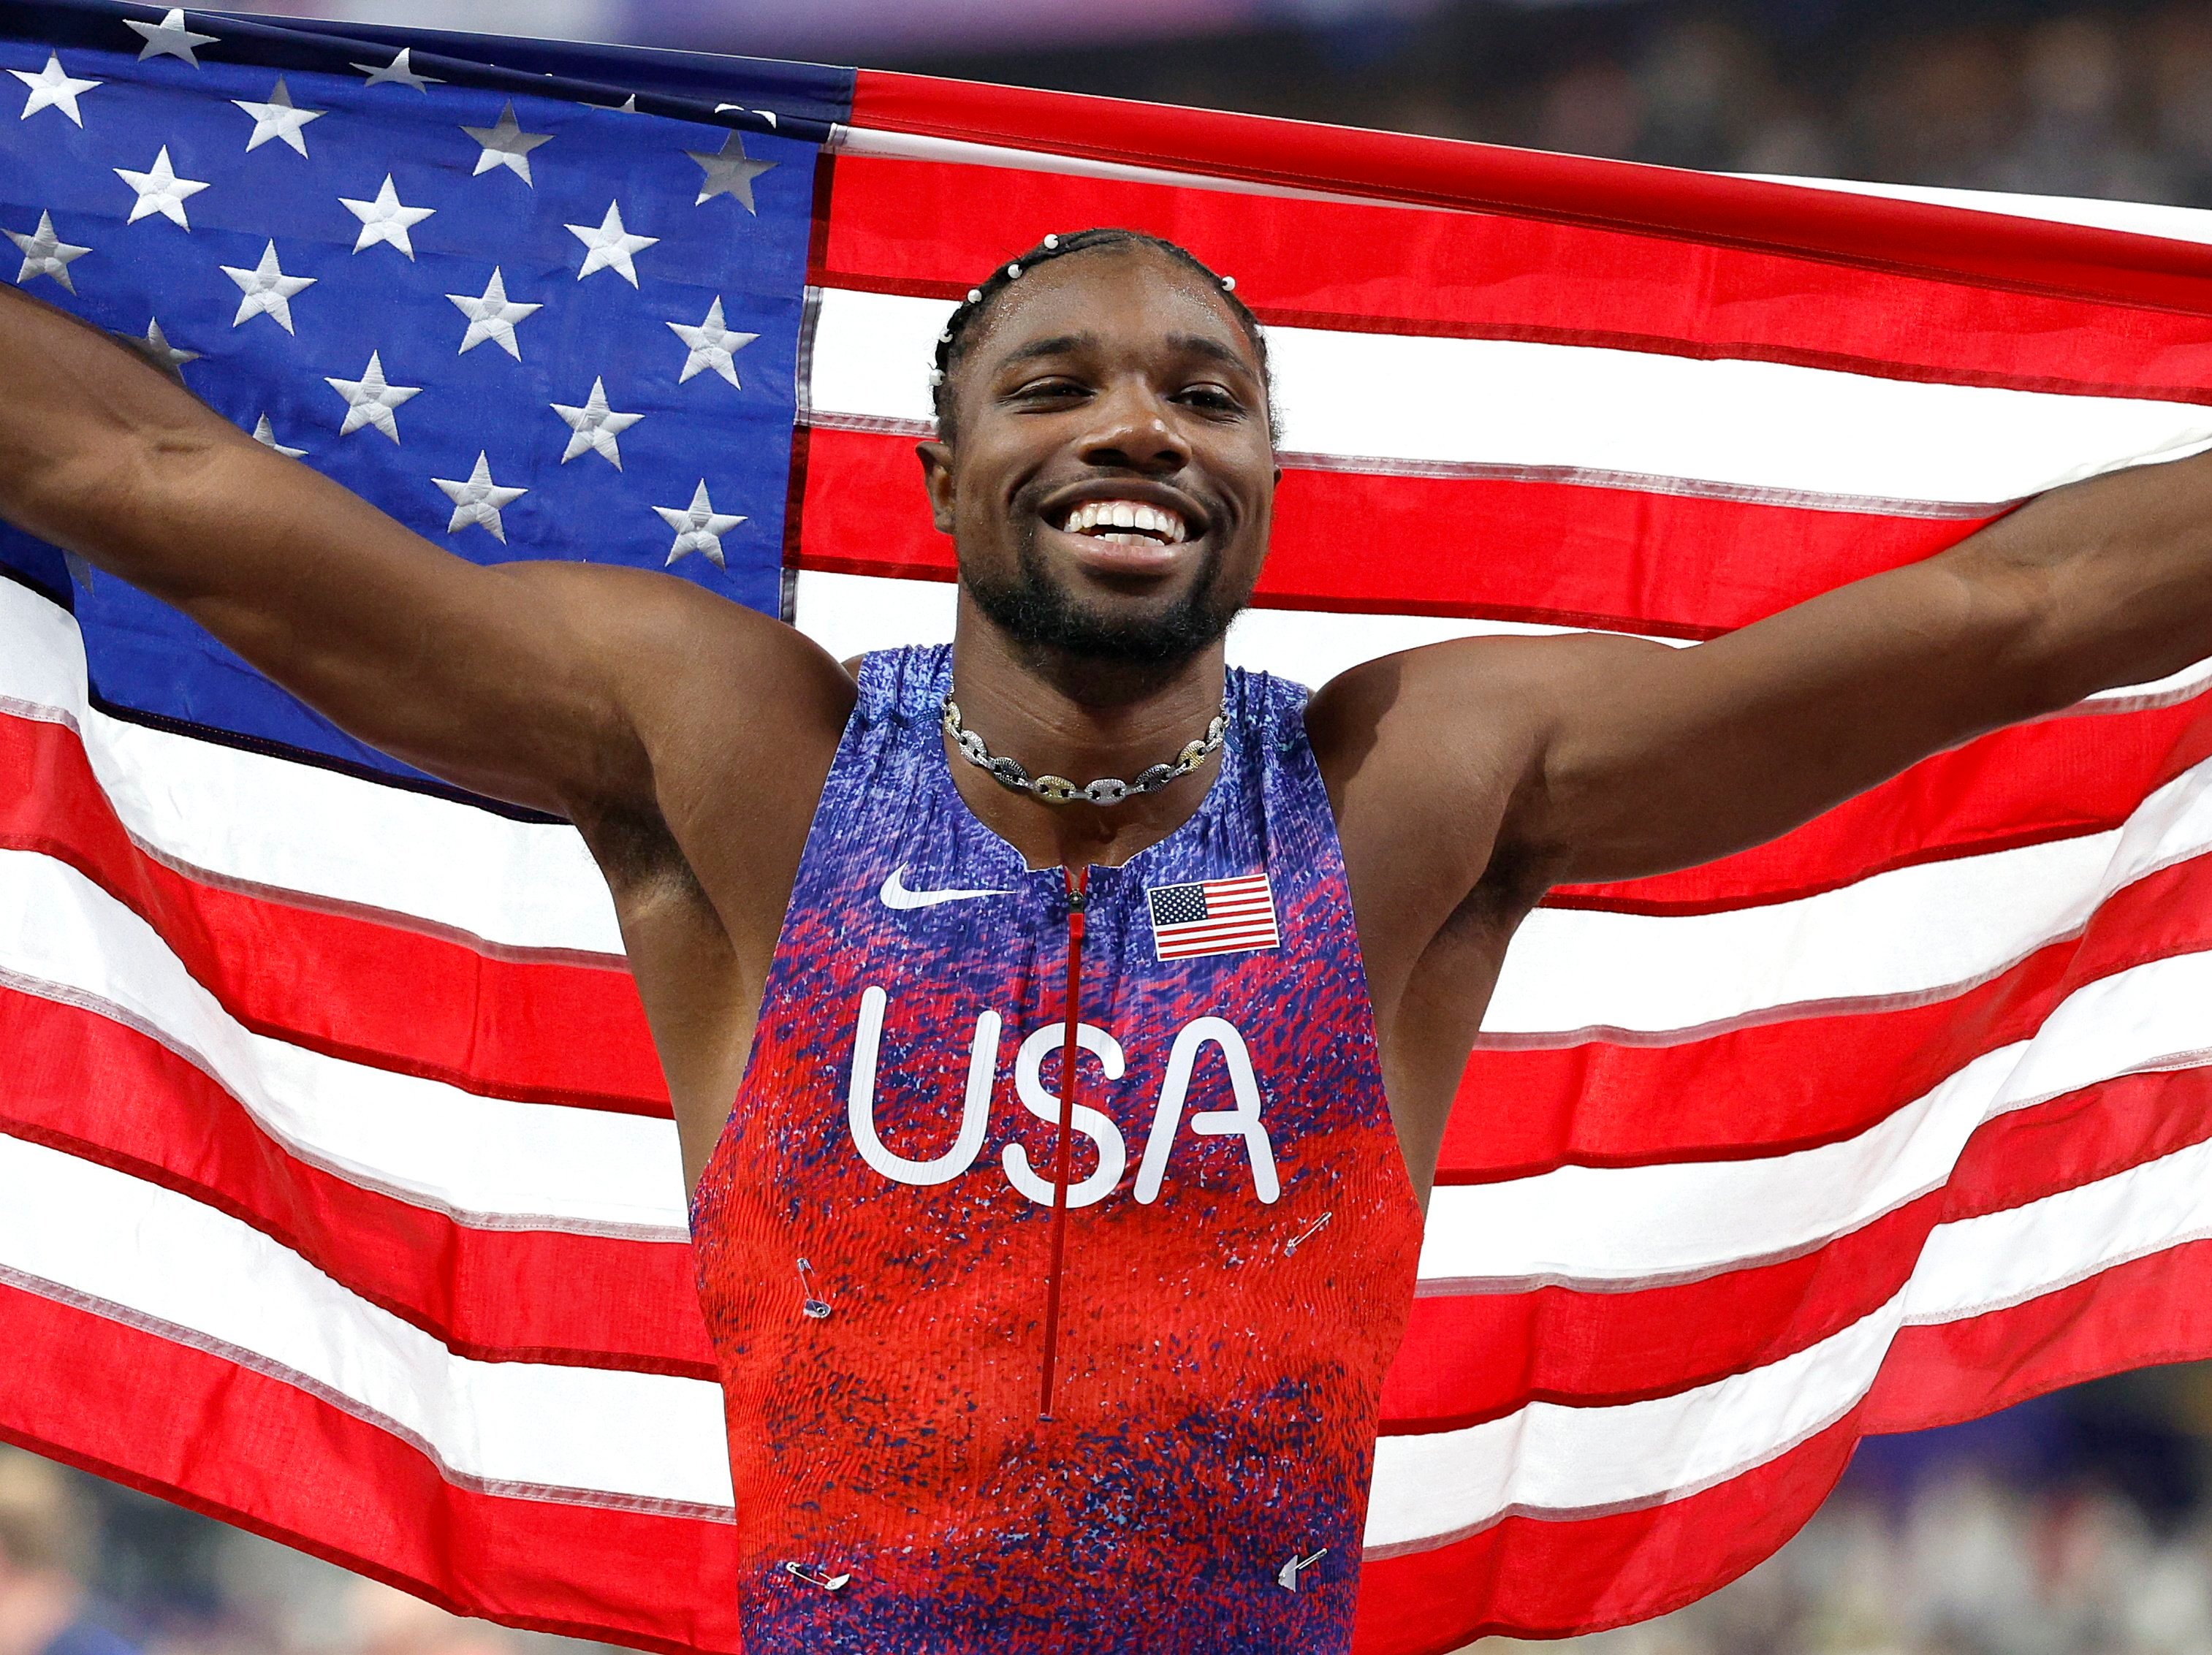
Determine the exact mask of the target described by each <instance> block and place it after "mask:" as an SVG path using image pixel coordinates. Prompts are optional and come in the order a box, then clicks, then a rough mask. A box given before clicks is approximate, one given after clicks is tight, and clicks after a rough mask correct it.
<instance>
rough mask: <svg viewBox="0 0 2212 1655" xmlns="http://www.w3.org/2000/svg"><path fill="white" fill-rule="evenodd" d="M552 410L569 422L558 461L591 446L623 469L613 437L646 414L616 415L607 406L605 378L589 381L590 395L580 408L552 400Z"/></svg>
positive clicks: (563, 461)
mask: <svg viewBox="0 0 2212 1655" xmlns="http://www.w3.org/2000/svg"><path fill="white" fill-rule="evenodd" d="M551 406H552V409H553V411H554V412H555V413H556V414H558V415H560V416H561V417H562V419H563V420H565V421H568V432H569V436H568V450H567V452H564V453H563V454H562V456H561V464H563V465H566V464H568V462H569V461H570V460H573V459H574V458H576V456H577V455H579V454H580V453H582V452H584V451H585V450H586V449H587V448H588V449H591V450H592V451H594V452H597V453H599V454H600V455H603V456H604V457H605V458H607V459H609V460H611V461H612V462H613V463H614V468H615V470H617V471H619V470H622V450H621V448H619V447H618V446H617V445H616V443H615V439H616V438H617V437H619V436H620V435H622V433H623V432H625V431H627V430H629V428H630V427H632V426H634V425H635V424H636V423H637V422H638V421H640V420H641V419H643V418H644V417H645V415H642V414H617V413H616V412H615V411H614V410H613V409H611V408H609V407H608V406H607V382H606V381H605V379H594V380H592V394H591V395H590V396H589V397H586V399H585V402H584V405H583V406H582V407H581V408H570V407H569V406H568V404H567V403H553V404H552V405H551Z"/></svg>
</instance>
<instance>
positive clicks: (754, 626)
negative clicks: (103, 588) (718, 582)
mask: <svg viewBox="0 0 2212 1655" xmlns="http://www.w3.org/2000/svg"><path fill="white" fill-rule="evenodd" d="M0 385H4V386H6V387H7V392H8V394H7V395H6V396H5V397H0V518H7V519H8V520H9V521H10V522H12V523H15V524H17V525H19V526H21V528H24V529H26V530H29V531H30V532H31V533H33V534H35V535H38V536H40V537H42V538H44V539H46V540H48V541H51V542H52V543H54V544H56V545H58V546H61V547H63V548H64V549H67V550H70V551H72V552H75V553H76V554H77V555H80V556H82V557H83V558H84V559H85V560H86V561H88V562H90V563H92V564H94V565H95V566H96V567H100V568H102V569H106V570H107V571H109V572H111V573H114V574H116V575H118V576H120V577H121V578H122V579H125V580H127V581H129V582H130V583H131V585H135V586H137V587H140V588H141V589H143V591H148V592H149V593H151V594H152V595H153V596H155V597H159V598H161V599H163V600H164V601H165V602H167V603H172V604H173V605H175V606H176V607H177V608H179V609H182V610H183V611H185V613H186V614H187V615H191V617H192V618H193V619H194V620H196V621H199V622H200V623H201V624H202V625H203V626H204V627H207V628H208V630H209V631H210V632H211V633H213V634H215V635H216V637H217V638H219V639H221V640H222V641H223V642H224V643H226V644H228V645H229V646H231V647H232V648H234V649H235V650H236V651H237V652H239V653H240V655H242V656H243V657H245V658H246V659H247V660H248V661H250V662H252V664H254V665H255V666H256V667H258V668H259V669H260V670H262V671H263V672H265V673H266V674H268V675H269V676H270V677H271V678H272V679H274V680H276V682H278V683H280V684H283V686H284V687H285V688H288V689H290V690H291V691H293V692H294V693H295V694H297V695H299V696H300V697H301V700H305V701H307V703H308V704H309V705H311V706H314V707H315V708H317V709H318V710H319V711H320V712H323V713H325V715H327V716H328V717H329V718H331V719H332V720H334V721H335V722H336V723H337V724H340V725H341V726H343V728H345V729H346V730H348V731H351V732H352V733H353V734H355V735H356V736H358V737H361V738H362V740H364V741H366V742H368V743H370V744H371V745H373V746H375V747H378V748H380V749H383V750H384V751H386V752H388V753H391V754H392V755H396V756H398V757H399V758H402V759H404V760H406V761H410V762H411V763H414V764H416V765H418V766H420V767H422V768H423V769H426V770H428V771H431V772H433V773H436V774H439V775H441V776H444V777H446V778H447V779H451V780H453V781H454V782H456V783H459V785H464V786H466V787H470V788H472V789H475V790H477V791H480V792H484V793H488V794H491V795H494V796H495V797H502V798H507V799H510V800H513V801H515V802H517V803H525V804H531V805H535V806H538V807H539V808H542V809H548V810H553V811H557V812H563V813H566V814H570V815H577V814H579V813H580V809H601V808H615V809H622V808H624V807H626V806H628V805H630V804H640V805H642V804H646V803H649V802H650V799H651V791H652V784H653V775H652V762H651V756H650V748H651V743H650V740H649V736H650V731H642V730H641V722H643V723H647V724H649V723H650V722H651V720H652V719H653V717H654V716H655V713H656V711H657V710H658V709H657V707H656V701H657V700H658V699H659V698H661V697H663V696H665V694H666V693H667V688H668V685H669V681H671V680H672V679H674V678H677V677H678V676H682V675H681V674H680V673H679V672H678V671H677V670H675V669H676V668H677V667H678V663H677V662H674V661H671V660H668V659H666V658H665V657H667V656H668V655H670V654H672V653H688V654H690V655H692V656H694V657H696V655H698V654H699V653H700V646H701V645H702V643H704V642H705V641H706V640H707V639H709V638H720V639H722V640H728V639H729V638H730V636H731V634H732V629H736V630H737V632H738V634H740V636H739V637H738V647H736V648H735V649H733V650H732V651H730V653H732V654H733V655H734V656H735V657H737V659H736V660H735V661H734V663H732V662H717V663H715V664H714V666H715V668H716V669H717V670H718V672H719V673H720V675H721V676H723V677H724V682H725V687H726V689H727V690H728V691H729V692H730V693H733V694H742V693H743V691H744V685H743V684H742V683H731V682H728V678H727V675H728V672H729V671H730V670H732V668H734V669H735V670H738V671H742V670H744V668H745V666H746V665H747V664H748V661H749V659H750V658H752V657H756V656H757V657H759V658H760V659H759V661H758V667H759V672H760V676H761V677H762V678H763V684H762V686H761V688H763V689H764V688H766V687H767V684H766V680H768V679H769V678H770V677H774V676H777V674H778V673H780V672H787V668H788V664H787V663H784V662H783V661H782V660H781V657H782V655H783V654H785V653H787V652H789V651H790V650H791V649H793V648H797V647H799V646H803V640H799V639H798V638H797V636H796V635H795V634H789V631H788V628H786V627H781V626H778V625H776V624H775V622H773V621H768V620H766V619H765V618H763V617H758V616H753V615H750V614H749V613H747V612H744V611H742V610H740V609H738V606H736V605H733V604H728V603H721V602H720V600H717V599H715V598H714V597H711V596H709V595H708V594H705V593H702V592H700V591H697V590H696V589H695V588H693V587H692V586H690V585H689V583H686V582H681V581H673V580H667V579H660V578H659V577H655V576H653V575H648V574H643V573H635V572H631V571H625V570H613V569H594V568H588V567H580V566H574V565H556V564H518V565H510V566H507V567H502V568H490V569H488V568H483V567H478V566H477V565H475V564H472V563H470V562H468V561H466V560H465V559H462V558H459V557H455V556H453V555H449V554H447V553H446V552H444V551H442V550H441V549H438V548H437V547H435V546H433V545H432V544H430V543H428V542H427V541H425V540H423V539H422V538H421V537H419V536H416V534H414V533H412V532H411V531H410V530H407V529H405V528H404V527H403V526H402V525H401V524H398V523H396V522H394V521H393V520H392V518H388V517H386V515H385V514H384V513H383V512H380V511H378V510H376V509H375V508H374V506H370V505H368V503H367V502H366V501H364V500H361V499H360V498H358V497H357V496H356V495H354V494H350V493H349V492H348V491H347V490H346V489H344V488H341V487H339V486H338V485H337V484H336V483H334V482H330V481H329V480H328V479H326V478H325V477H322V476H319V475H318V474H317V473H315V472H314V471H313V470H309V469H308V468H307V467H306V466H304V465H301V464H296V463H295V462H293V461H291V460H289V459H286V458H283V456H281V455H278V454H276V453H275V452H272V451H271V450H270V449H268V448H266V447H264V446H262V445H261V444H259V443H257V442H255V441H254V440H252V438H250V437H248V436H246V434H244V433H241V432H240V431H238V430H237V429H235V428H234V427H232V426H231V425H230V424H229V423H228V421H224V420H223V419H222V418H221V417H220V416H219V415H216V414H215V413H214V412H212V411H211V410H210V409H207V408H206V407H204V405H202V404H201V403H199V402H197V400H196V399H195V398H193V397H191V395H189V394H188V393H187V392H185V391H183V390H182V389H180V388H179V387H178V386H177V385H174V384H173V383H172V382H171V381H170V380H169V379H167V378H166V377H165V376H163V375H162V374H161V373H159V372H157V371H156V370H155V369H154V368H153V367H151V366H149V364H147V363H145V362H143V361H140V360H139V359H137V357H136V356H134V355H132V354H131V352H129V351H128V350H126V349H124V348H122V347H120V346H118V345H116V344H114V343H112V342H111V341H109V340H108V339H106V337H104V336H101V335H100V334H99V333H97V332H95V331H94V330H91V329H89V328H87V327H85V326H83V325H82V324H79V323H77V322H76V321H74V320H72V319H71V318H69V317H67V316H64V315H63V314H62V313H61V312H58V311H55V310H52V309H51V308H49V307H48V306H44V305H41V304H40V303H38V302H36V301H35V300H30V299H27V298H25V297H24V296H22V295H21V294H18V293H16V292H15V291H14V290H13V289H11V288H0ZM695 611H696V614H695ZM690 621H698V622H699V623H700V624H699V626H698V627H692V626H690V625H689V624H687V623H688V622H690ZM754 631H757V633H758V634H759V636H758V637H757V638H754V637H753V636H752V633H753V632H754ZM775 634H784V636H781V637H779V636H775ZM677 637H684V638H685V639H687V640H688V643H689V646H690V647H689V648H688V649H687V650H685V651H681V652H678V651H671V650H669V649H667V648H665V645H666V643H667V642H668V641H669V640H671V639H674V638H677ZM656 640H658V642H656ZM747 645H750V646H751V647H750V648H748V647H745V646H747ZM815 653H816V654H818V653H819V652H818V651H817V652H815ZM656 656H659V657H662V658H661V659H655V657H656ZM823 659H824V660H825V661H826V658H823ZM690 664H693V665H696V664H698V663H697V662H696V660H694V661H692V662H690ZM832 670H834V666H833V668H832ZM796 676H798V677H799V678H800V679H801V680H802V681H803V679H804V677H805V675H804V674H799V675H796Z"/></svg>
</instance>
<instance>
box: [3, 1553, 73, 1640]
mask: <svg viewBox="0 0 2212 1655" xmlns="http://www.w3.org/2000/svg"><path fill="white" fill-rule="evenodd" d="M83 1607H84V1594H83V1592H82V1591H81V1590H80V1589H79V1588H78V1586H77V1585H76V1582H75V1581H74V1580H71V1579H69V1578H68V1577H67V1576H65V1575H62V1574H59V1573H55V1572H53V1571H52V1570H48V1569H14V1568H10V1567H9V1566H8V1564H7V1563H6V1561H4V1560H0V1655H39V1652H40V1651H41V1650H43V1649H45V1648H46V1646H47V1645H48V1644H51V1643H52V1642H53V1640H55V1638H56V1637H58V1635H59V1634H61V1632H62V1631H63V1629H64V1628H66V1627H67V1626H68V1625H69V1624H70V1622H73V1621H75V1620H76V1617H77V1615H78V1613H79V1611H80V1610H82V1609H83Z"/></svg>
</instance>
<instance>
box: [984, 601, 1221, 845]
mask: <svg viewBox="0 0 2212 1655" xmlns="http://www.w3.org/2000/svg"><path fill="white" fill-rule="evenodd" d="M1224 675H1225V651H1224V648H1223V646H1222V645H1221V644H1220V643H1218V642H1217V643H1215V644H1213V645H1212V646H1209V647H1208V648H1206V649H1204V650H1201V651H1200V652H1198V653H1197V654H1195V655H1194V656H1192V657H1190V658H1188V659H1187V660H1184V661H1179V662H1176V663H1173V664H1170V665H1166V666H1161V665H1156V664H1145V665H1143V666H1142V667H1137V668H1133V667H1125V666H1121V665H1119V664H1097V663H1089V662H1085V661H1081V660H1075V659H1070V658H1065V657H1061V656H1057V655H1045V656H1042V657H1041V656H1038V655H1036V653H1035V652H1031V651H1030V650H1027V649H1024V648H1023V647H1021V646H1017V645H1016V644H1015V643H1014V642H1013V641H1012V640H1010V639H1009V638H1007V637H1006V634H1004V633H1002V632H1000V630H999V629H998V628H997V627H994V625H992V624H991V622H990V621H987V620H986V619H985V618H984V616H983V615H982V614H981V611H979V610H977V609H975V606H974V605H973V604H971V603H969V601H968V597H967V595H966V594H965V593H964V592H963V594H962V595H961V599H960V611H959V621H958V623H957V627H956V629H955V631H954V633H953V638H952V682H953V686H954V690H953V694H954V699H955V700H957V701H958V702H959V703H960V715H961V718H962V719H963V721H964V722H965V723H966V724H967V726H968V728H969V729H970V730H972V731H975V734H977V735H978V736H980V737H982V739H983V741H984V743H985V744H986V745H987V746H988V747H989V748H990V749H991V751H992V752H994V753H995V754H1000V755H1004V756H1006V757H1007V758H1011V759H1014V760H1016V761H1018V762H1019V763H1020V764H1021V766H1022V767H1023V768H1024V769H1025V770H1027V771H1028V772H1029V773H1030V774H1031V775H1032V776H1041V775H1055V776H1065V777H1066V778H1067V779H1069V780H1070V781H1073V783H1075V785H1077V786H1079V787H1080V786H1082V785H1084V784H1085V783H1086V782H1090V781H1093V780H1095V779H1097V778H1099V777H1102V776H1112V777H1115V778H1117V779H1121V780H1123V781H1127V779H1130V778H1131V777H1132V776H1134V775H1136V774H1138V773H1139V772H1141V771H1144V770H1146V769H1148V768H1150V767H1152V766H1153V765H1155V764H1164V763H1168V762H1170V761H1172V760H1173V759H1174V758H1175V756H1176V754H1177V753H1179V752H1181V751H1182V747H1183V744H1184V743H1186V742H1188V741H1191V740H1193V739H1194V738H1195V737H1200V736H1203V735H1204V734H1205V733H1206V724H1208V723H1209V722H1210V721H1211V720H1212V718H1213V715H1214V714H1215V713H1216V712H1219V711H1220V710H1221V698H1222V686H1223V683H1224V681H1225V680H1224ZM947 757H948V760H949V761H950V762H951V766H952V774H953V780H954V782H955V784H956V785H957V786H958V788H959V790H960V795H961V797H963V799H965V800H966V801H967V803H968V807H969V809H971V810H973V811H974V812H975V815H976V816H977V817H978V818H979V819H980V820H981V821H982V822H983V823H984V825H985V826H987V827H990V828H991V829H992V830H993V831H994V832H995V833H997V834H1000V836H1001V837H1002V838H1004V839H1006V840H1007V841H1008V842H1009V843H1011V844H1012V846H1014V848H1015V849H1017V850H1018V851H1019V852H1021V853H1022V855H1023V856H1024V858H1026V859H1027V860H1028V862H1029V864H1030V866H1031V867H1046V866H1049V865H1051V864H1063V865H1068V866H1075V865H1079V864H1085V863H1092V862H1096V863H1103V864H1108V865H1112V864H1117V863H1121V862H1126V861H1127V860H1128V859H1129V858H1131V857H1133V856H1134V855H1135V854H1136V853H1137V852H1139V851H1141V850H1143V849H1144V848H1145V847H1146V846H1148V845H1152V844H1156V843H1158V841H1159V840H1163V839H1164V838H1166V837H1167V836H1168V835H1169V834H1171V833H1173V832H1174V831H1175V830H1176V828H1177V827H1181V826H1182V824H1183V822H1185V821H1188V819H1189V817H1190V815H1191V814H1192V813H1193V812H1194V811H1195V810H1196V809H1198V806H1199V803H1200V801H1201V800H1202V799H1204V798H1205V797H1206V789H1207V788H1208V787H1209V786H1211V785H1212V782H1213V778H1214V775H1215V773H1216V772H1217V771H1218V767H1219V763H1220V761H1219V759H1218V757H1217V758H1214V759H1211V760H1208V761H1206V763H1205V764H1204V765H1202V766H1200V767H1199V768H1198V769H1196V770H1194V771H1193V772H1192V773H1190V774H1189V775H1188V776H1185V777H1183V778H1182V779H1180V780H1177V781H1174V782H1171V783H1170V784H1169V785H1167V786H1165V787H1164V788H1162V789H1161V790H1160V791H1158V792H1157V793H1147V794H1143V795H1140V796H1139V797H1133V798H1130V799H1127V800H1124V801H1123V802H1122V803H1120V804H1115V805H1108V806H1098V805H1091V804H1063V805H1055V804H1046V803H1042V802H1040V801H1038V800H1036V799H1032V798H1027V797H1024V796H1022V795H1021V794H1018V793H1016V792H1012V791H1009V790H1008V789H1006V788H1005V787H1003V786H1001V785H1000V784H999V783H997V782H995V781H994V780H992V779H991V778H990V777H989V776H987V775H986V774H985V773H983V772H982V771H981V770H978V769H976V768H975V767H974V766H973V765H970V764H969V763H967V762H965V761H963V760H962V759H961V758H960V757H959V756H958V755H957V754H954V753H951V751H950V749H948V752H947Z"/></svg>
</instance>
